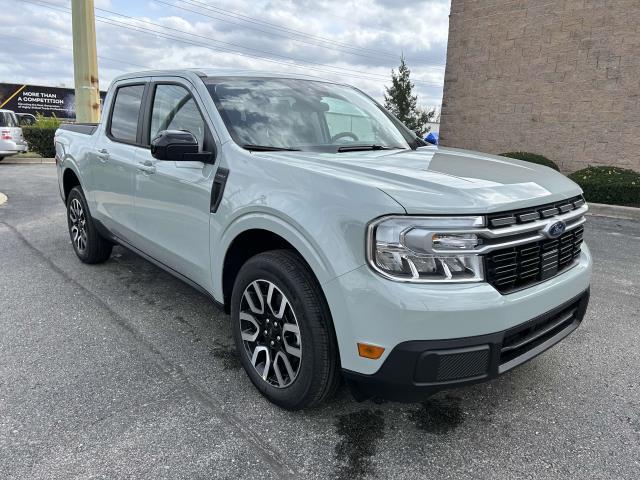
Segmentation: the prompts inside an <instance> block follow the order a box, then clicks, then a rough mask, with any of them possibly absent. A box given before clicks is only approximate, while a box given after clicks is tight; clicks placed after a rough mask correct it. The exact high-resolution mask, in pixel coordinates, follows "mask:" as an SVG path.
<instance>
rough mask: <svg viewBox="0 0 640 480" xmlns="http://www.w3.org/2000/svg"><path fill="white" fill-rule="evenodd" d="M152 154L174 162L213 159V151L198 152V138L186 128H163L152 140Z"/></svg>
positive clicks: (159, 158) (154, 156) (207, 160)
mask: <svg viewBox="0 0 640 480" xmlns="http://www.w3.org/2000/svg"><path fill="white" fill-rule="evenodd" d="M151 155H152V156H153V158H157V159H158V160H172V161H174V162H183V161H197V162H209V161H211V153H208V152H202V153H200V152H198V140H197V139H196V137H195V136H194V135H193V134H192V133H191V132H187V131H185V130H161V131H160V132H158V134H157V135H156V136H155V137H154V138H153V139H152V140H151Z"/></svg>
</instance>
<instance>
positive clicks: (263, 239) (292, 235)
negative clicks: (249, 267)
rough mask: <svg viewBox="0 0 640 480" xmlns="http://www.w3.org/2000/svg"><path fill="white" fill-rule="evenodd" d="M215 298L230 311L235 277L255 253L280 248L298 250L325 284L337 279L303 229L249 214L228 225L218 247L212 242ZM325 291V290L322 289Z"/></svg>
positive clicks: (267, 216) (268, 217) (279, 220)
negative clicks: (302, 231)
mask: <svg viewBox="0 0 640 480" xmlns="http://www.w3.org/2000/svg"><path fill="white" fill-rule="evenodd" d="M212 249H213V252H212V253H213V255H212V257H211V261H212V272H218V274H217V275H216V276H215V277H214V279H213V281H214V282H213V283H214V285H213V287H214V297H215V299H216V300H217V301H219V302H221V303H223V304H224V305H225V310H228V309H229V308H230V307H229V299H230V297H231V291H232V289H233V283H234V281H235V278H236V276H237V274H238V272H239V270H240V268H241V267H242V265H243V264H244V262H246V261H247V260H248V259H249V258H251V257H252V256H254V255H256V254H258V253H261V252H265V251H269V250H277V249H287V250H293V251H295V252H296V253H297V254H298V255H299V256H300V257H301V258H302V260H303V261H304V262H305V263H306V264H307V266H308V267H309V269H310V271H311V272H312V273H313V275H314V276H315V278H316V280H317V281H318V284H319V286H320V287H321V289H322V285H323V284H324V283H326V282H328V281H329V280H331V279H333V278H335V276H336V275H335V273H334V270H333V268H332V266H331V264H330V263H329V261H328V259H326V258H325V257H324V256H323V255H321V254H320V253H319V248H318V247H317V246H316V245H314V243H313V242H312V241H310V240H309V239H308V238H307V237H306V236H305V235H304V234H303V233H301V230H300V229H298V228H296V227H294V226H292V225H290V224H289V223H287V222H285V221H284V220H282V219H280V218H277V217H272V216H269V215H264V214H256V215H246V216H244V217H242V218H241V219H238V220H236V221H235V222H233V223H232V225H230V226H229V228H227V230H226V231H225V233H224V234H223V235H222V238H221V241H220V242H218V244H217V246H216V245H213V246H212ZM323 293H324V292H323Z"/></svg>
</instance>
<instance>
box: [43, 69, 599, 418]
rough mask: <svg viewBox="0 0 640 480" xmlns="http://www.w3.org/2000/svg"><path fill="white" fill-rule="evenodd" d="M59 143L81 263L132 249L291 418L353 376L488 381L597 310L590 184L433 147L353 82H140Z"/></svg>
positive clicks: (265, 78) (367, 386)
mask: <svg viewBox="0 0 640 480" xmlns="http://www.w3.org/2000/svg"><path fill="white" fill-rule="evenodd" d="M55 143H56V160H57V170H58V179H59V187H60V194H61V196H62V199H63V200H64V202H65V205H66V207H67V219H68V227H69V234H70V237H71V243H72V245H73V248H74V250H75V253H76V254H77V256H78V257H79V259H80V260H81V261H83V262H85V263H99V262H104V261H106V260H107V259H108V258H109V255H110V254H111V249H112V246H113V245H114V244H120V245H123V246H125V247H126V248H128V249H131V250H132V251H134V252H137V253H138V254H140V255H141V256H143V257H144V258H146V259H148V260H149V261H151V262H153V263H155V264H157V265H158V266H160V267H161V268H163V269H165V270H167V271H168V272H170V273H172V274H173V275H175V276H176V277H178V278H180V279H182V280H184V281H185V282H187V283H189V284H190V285H192V286H193V287H195V288H197V289H199V290H201V291H202V292H204V293H205V294H206V295H208V296H209V297H211V298H212V299H213V301H214V302H216V303H217V304H218V305H220V306H221V307H222V308H224V309H225V311H227V312H230V314H231V329H232V331H233V336H234V339H235V343H236V347H237V349H238V353H239V358H240V361H241V363H242V366H243V367H244V369H245V370H246V373H247V374H248V376H249V378H250V379H251V381H252V382H253V383H254V385H255V386H256V387H257V389H258V390H259V391H260V392H261V393H262V394H263V395H265V396H266V397H267V398H268V399H269V400H271V401H272V402H274V403H275V404H277V405H280V406H282V407H284V408H288V409H300V408H304V407H309V406H312V405H316V404H318V403H320V402H321V401H323V400H324V399H326V398H327V397H329V396H330V395H331V394H332V393H333V392H334V390H335V389H336V386H337V385H338V383H339V379H340V378H341V377H343V378H345V379H346V382H347V384H348V385H349V387H350V388H351V390H352V392H353V393H354V395H355V396H356V398H357V399H363V398H368V397H371V396H378V397H385V398H391V399H395V400H418V399H422V398H425V396H428V395H430V394H432V393H433V392H436V391H438V390H442V389H450V388H452V387H455V386H460V385H469V384H473V383H476V382H482V381H486V380H489V379H492V378H494V377H496V376H498V375H499V374H502V373H505V372H507V371H509V370H511V369H512V368H514V367H516V366H517V365H520V364H522V363H523V362H526V361H527V360H530V359H531V358H533V357H535V356H536V355H538V354H540V353H541V352H543V351H545V350H546V349H548V348H549V347H551V346H552V345H554V344H556V343H558V342H559V341H561V340H562V339H563V338H565V337H566V336H567V335H569V334H570V333H571V332H572V331H574V330H575V329H576V327H578V325H579V324H580V322H581V321H582V318H583V316H584V314H585V310H586V307H587V303H588V299H589V283H590V273H591V256H590V254H589V250H588V248H587V246H586V245H585V244H584V242H583V240H582V235H583V224H584V222H585V213H586V212H587V205H586V204H585V201H584V199H583V197H582V192H581V190H580V188H579V187H578V186H577V185H576V184H575V183H573V182H572V181H571V180H569V179H568V178H566V177H565V176H563V175H561V174H559V173H558V172H555V171H553V170H551V169H549V168H547V167H543V166H540V165H535V164H531V163H527V162H523V161H519V160H514V159H508V158H502V157H499V156H495V155H485V154H481V153H476V152H470V151H465V150H458V149H451V148H438V147H434V146H429V145H426V144H425V142H423V141H422V140H421V139H419V138H416V135H415V133H413V132H411V131H410V130H409V129H408V128H406V127H405V126H404V125H402V124H401V123H400V122H399V121H398V120H397V119H396V118H395V117H393V116H392V115H391V114H390V113H389V112H387V111H386V110H385V109H384V108H383V107H381V106H380V105H379V104H378V103H377V102H375V101H374V100H373V99H371V98H370V97H368V96H367V95H365V94H364V93H362V92H361V91H359V90H357V89H355V88H353V87H350V86H347V85H342V84H337V83H331V82H325V81H319V80H314V79H309V78H305V77H296V76H293V75H284V76H280V75H275V74H261V75H256V74H253V75H252V74H247V73H237V74H231V73H228V72H227V73H221V72H216V71H190V70H178V71H154V72H148V73H139V74H129V75H124V76H121V77H118V78H117V79H116V80H115V81H114V82H113V84H112V85H111V87H110V89H109V91H108V93H107V96H106V101H105V109H104V115H103V120H102V121H101V123H100V124H85V125H78V124H76V125H63V126H62V127H61V128H60V129H59V130H58V131H57V133H56V137H55ZM558 362H559V365H558V366H557V368H563V367H562V363H563V359H562V358H561V357H558ZM567 368H568V366H567Z"/></svg>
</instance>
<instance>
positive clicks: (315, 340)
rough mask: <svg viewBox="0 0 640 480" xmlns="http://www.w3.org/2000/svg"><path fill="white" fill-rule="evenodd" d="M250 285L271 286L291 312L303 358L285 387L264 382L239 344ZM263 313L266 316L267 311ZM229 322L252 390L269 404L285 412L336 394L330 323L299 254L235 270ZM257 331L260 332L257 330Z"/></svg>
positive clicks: (262, 258) (274, 254)
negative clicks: (281, 295)
mask: <svg viewBox="0 0 640 480" xmlns="http://www.w3.org/2000/svg"><path fill="white" fill-rule="evenodd" d="M254 281H265V282H266V283H267V284H268V283H272V284H273V285H275V287H277V289H279V290H280V291H281V293H283V294H284V295H285V296H286V299H287V300H288V302H289V304H290V305H291V308H292V309H293V312H295V319H296V321H297V325H298V327H299V337H298V338H299V341H300V351H301V352H302V353H301V355H300V358H299V363H297V366H298V370H297V376H295V378H294V379H293V380H292V381H291V383H290V384H289V385H287V386H284V387H282V386H280V387H278V386H273V385H272V384H270V383H269V382H268V381H266V380H263V378H262V376H261V374H260V373H259V372H258V371H257V369H256V368H254V366H253V364H252V362H251V357H250V352H249V350H248V348H247V347H245V342H244V341H243V339H242V331H241V322H240V311H241V308H242V305H243V304H242V301H243V296H244V293H245V289H247V288H248V287H249V286H250V285H252V284H253V282H254ZM245 305H246V303H245ZM264 310H265V311H267V309H266V307H264ZM231 321H232V329H233V337H234V340H235V343H236V348H237V350H238V354H239V357H240V361H241V363H242V366H243V367H244V369H245V371H246V372H247V375H249V378H250V379H251V381H252V382H253V384H254V385H255V386H256V388H257V389H258V390H259V391H260V392H261V393H262V394H263V395H264V396H265V397H266V398H267V399H269V400H270V401H271V402H272V403H274V404H276V405H278V406H280V407H282V408H285V409H288V410H300V409H303V408H309V407H313V406H316V405H318V404H320V403H321V402H323V401H324V400H325V399H327V398H329V397H330V396H332V395H333V394H334V393H335V390H336V388H337V386H338V384H339V381H340V375H339V364H340V361H339V356H338V348H337V344H336V339H335V333H334V329H333V321H332V319H331V314H330V312H329V308H328V306H327V304H326V301H325V298H324V295H323V293H322V290H321V289H320V286H319V284H318V282H317V280H316V278H315V276H314V275H313V273H312V272H311V271H310V269H309V267H308V266H307V265H306V263H305V262H304V261H303V260H302V258H300V256H299V255H298V254H296V253H295V252H293V251H291V250H273V251H269V252H264V253H260V254H258V255H256V256H254V257H252V258H251V259H249V260H248V261H247V262H246V263H245V264H244V265H243V266H242V268H241V269H240V272H239V273H238V276H237V278H236V281H235V284H234V286H233V293H232V297H231ZM265 321H266V320H263V322H265ZM282 323H284V322H282ZM276 326H277V325H276ZM257 330H258V331H261V330H262V327H260V328H258V329H257ZM265 332H266V330H265ZM284 335H285V334H284V333H283V334H282V337H283V339H284ZM278 339H280V337H278ZM257 342H259V340H257V341H256V344H257ZM272 345H273V344H272ZM276 347H277V345H276ZM281 351H283V349H281ZM283 353H284V351H283ZM272 354H273V355H277V353H272ZM276 358H277V357H276ZM272 368H273V367H272ZM263 371H264V370H263Z"/></svg>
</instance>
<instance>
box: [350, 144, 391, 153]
mask: <svg viewBox="0 0 640 480" xmlns="http://www.w3.org/2000/svg"><path fill="white" fill-rule="evenodd" d="M399 148H400V147H390V146H387V145H376V144H373V145H344V146H342V147H338V152H339V153H340V152H364V151H366V150H395V149H399Z"/></svg>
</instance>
